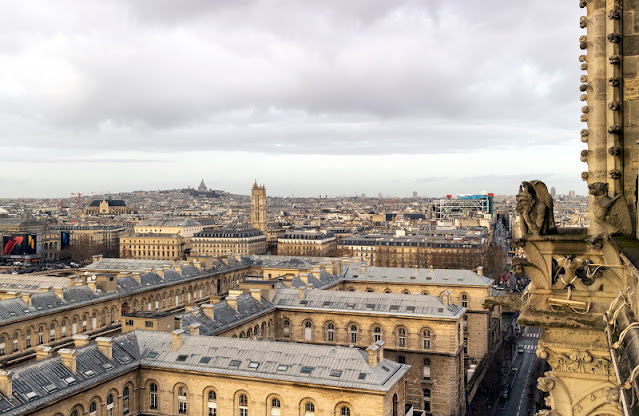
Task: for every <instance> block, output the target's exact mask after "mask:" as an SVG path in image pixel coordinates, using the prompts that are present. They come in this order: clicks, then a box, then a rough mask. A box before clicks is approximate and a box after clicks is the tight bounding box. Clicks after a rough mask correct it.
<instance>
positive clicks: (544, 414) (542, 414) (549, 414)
mask: <svg viewBox="0 0 639 416" xmlns="http://www.w3.org/2000/svg"><path fill="white" fill-rule="evenodd" d="M535 416H561V413H559V412H558V411H556V410H548V409H543V410H540V411H538V412H537V413H535Z"/></svg>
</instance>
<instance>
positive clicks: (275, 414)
mask: <svg viewBox="0 0 639 416" xmlns="http://www.w3.org/2000/svg"><path fill="white" fill-rule="evenodd" d="M281 411H282V403H281V402H280V399H278V398H277V397H273V398H272V399H271V416H280V414H281Z"/></svg>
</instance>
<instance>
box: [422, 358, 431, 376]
mask: <svg viewBox="0 0 639 416" xmlns="http://www.w3.org/2000/svg"><path fill="white" fill-rule="evenodd" d="M422 372H423V376H424V380H430V359H428V358H424V367H423V370H422Z"/></svg>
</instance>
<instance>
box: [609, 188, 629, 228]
mask: <svg viewBox="0 0 639 416" xmlns="http://www.w3.org/2000/svg"><path fill="white" fill-rule="evenodd" d="M608 223H609V224H610V225H611V226H612V227H613V228H614V229H615V231H616V232H617V233H619V234H624V235H630V234H632V222H631V220H630V210H629V209H628V205H627V204H626V198H625V197H624V196H623V195H621V196H620V197H619V198H617V199H616V200H615V202H614V203H613V204H612V206H611V207H610V211H608Z"/></svg>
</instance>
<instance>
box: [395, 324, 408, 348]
mask: <svg viewBox="0 0 639 416" xmlns="http://www.w3.org/2000/svg"><path fill="white" fill-rule="evenodd" d="M397 346H398V347H400V348H404V347H406V329H404V328H399V329H398V330H397Z"/></svg>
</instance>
